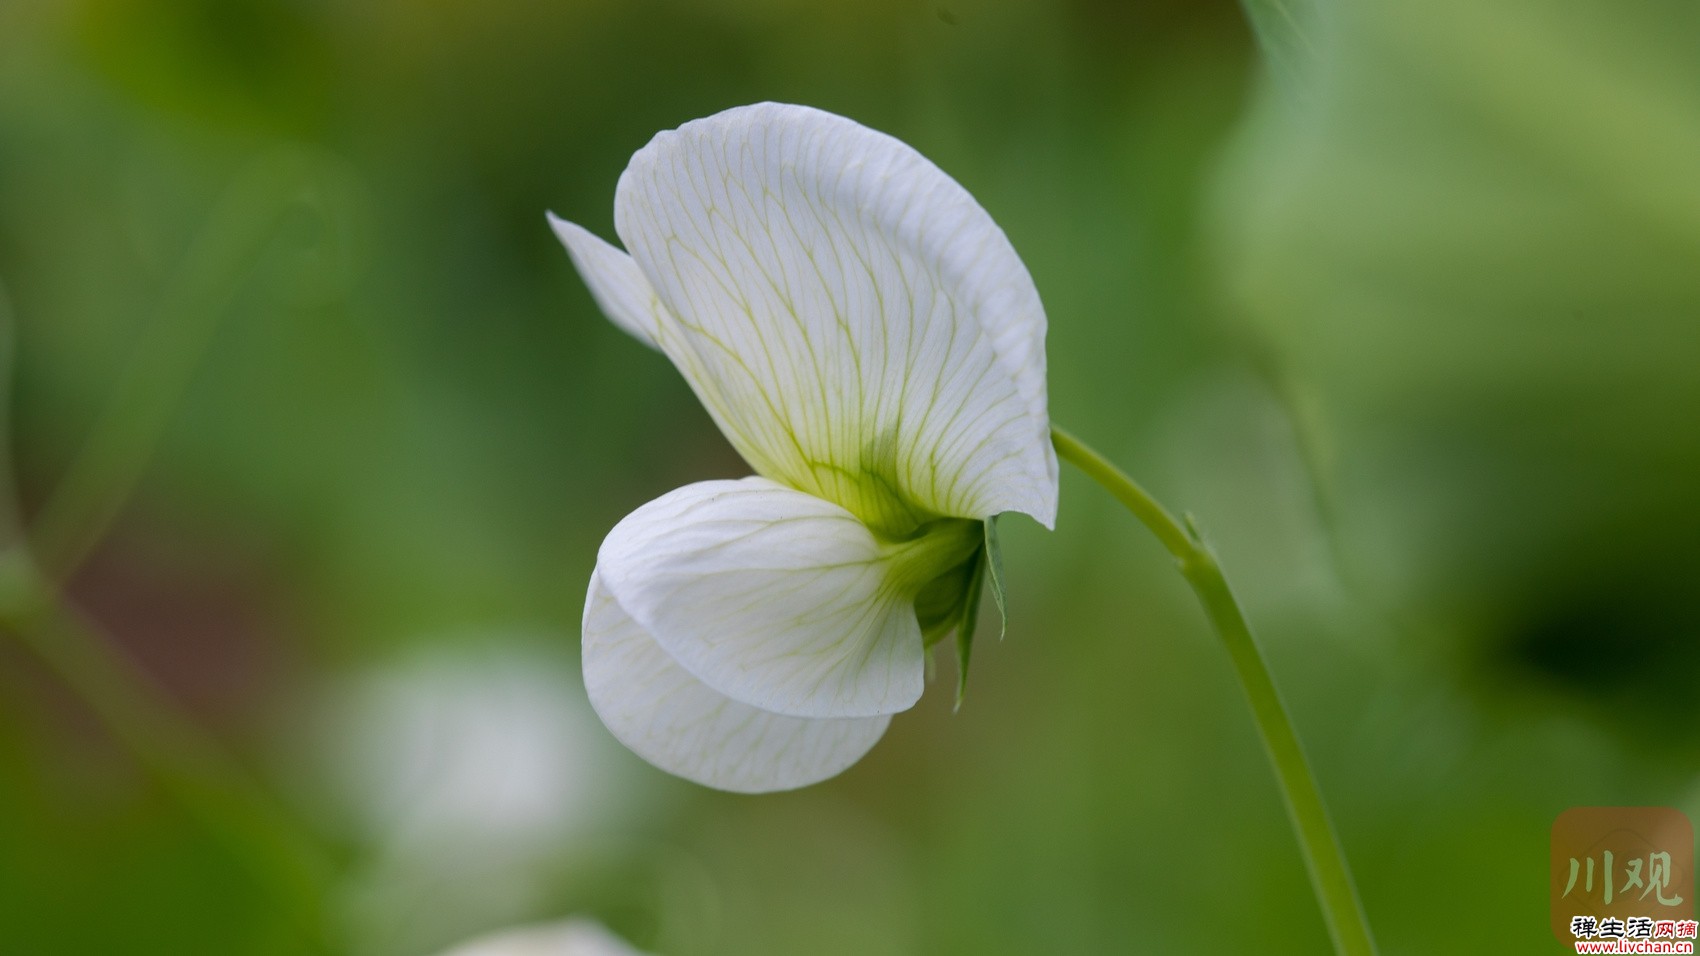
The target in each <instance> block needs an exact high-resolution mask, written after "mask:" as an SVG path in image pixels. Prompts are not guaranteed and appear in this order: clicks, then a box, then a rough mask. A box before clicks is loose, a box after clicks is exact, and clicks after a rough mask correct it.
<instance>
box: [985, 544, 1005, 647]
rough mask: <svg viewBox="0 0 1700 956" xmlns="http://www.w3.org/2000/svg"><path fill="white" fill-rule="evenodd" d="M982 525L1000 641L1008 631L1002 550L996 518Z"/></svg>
mask: <svg viewBox="0 0 1700 956" xmlns="http://www.w3.org/2000/svg"><path fill="white" fill-rule="evenodd" d="M984 523H985V526H986V548H985V552H984V553H985V555H986V569H987V572H988V575H989V576H990V577H991V579H992V600H993V601H995V602H997V605H998V640H1000V641H1001V640H1003V636H1004V632H1005V631H1007V630H1008V629H1009V606H1008V605H1007V604H1006V603H1005V600H1004V592H1003V549H1001V548H1000V547H998V516H997V515H993V516H991V517H990V518H987V519H986V520H985V522H984Z"/></svg>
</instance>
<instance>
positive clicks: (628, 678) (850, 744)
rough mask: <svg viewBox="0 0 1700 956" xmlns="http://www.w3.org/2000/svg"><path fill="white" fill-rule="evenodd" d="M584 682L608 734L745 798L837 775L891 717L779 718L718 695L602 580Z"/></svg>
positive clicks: (593, 602)
mask: <svg viewBox="0 0 1700 956" xmlns="http://www.w3.org/2000/svg"><path fill="white" fill-rule="evenodd" d="M584 684H585V688H586V689H587V690H588V691H589V694H590V703H591V706H593V707H595V708H596V713H597V715H598V716H600V717H601V718H602V722H603V723H604V724H606V725H607V726H608V729H609V731H610V732H612V733H613V734H614V736H615V737H617V738H619V740H620V742H621V743H623V744H625V745H626V746H627V747H630V748H631V749H632V750H633V751H634V752H636V753H637V755H638V756H640V757H642V758H643V759H645V760H647V761H649V762H650V763H652V764H654V765H655V766H657V767H660V768H661V769H662V770H665V771H667V772H668V773H671V774H676V775H678V776H681V777H684V778H686V779H688V780H694V781H696V782H697V783H700V784H703V785H705V786H710V787H716V788H718V789H721V790H736V791H739V792H742V793H765V792H768V791H773V790H791V789H794V788H796V787H803V786H807V785H809V784H811V783H818V782H819V781H822V780H825V779H827V778H828V777H832V776H836V775H837V774H838V773H840V772H842V771H843V770H844V769H845V768H847V767H849V766H850V765H851V764H853V763H855V762H856V761H858V760H860V759H862V755H863V754H865V753H867V752H868V749H869V748H871V747H872V746H873V745H874V744H875V743H876V742H878V740H879V739H880V736H881V735H882V734H884V733H885V728H886V725H887V724H889V723H890V722H891V718H890V717H889V716H882V717H859V718H849V719H830V718H829V719H812V718H806V717H782V716H780V715H778V714H771V713H768V712H767V711H764V710H758V709H757V708H754V707H751V706H749V705H748V704H740V703H738V702H736V701H734V700H732V699H731V698H729V697H726V696H724V695H722V694H718V693H715V692H714V691H712V690H710V689H709V688H708V687H707V685H705V684H703V683H702V682H701V681H699V680H697V679H696V678H694V677H692V676H691V675H690V674H689V673H687V672H686V671H685V669H684V668H682V667H680V666H679V665H678V664H677V663H675V662H674V661H673V659H672V658H671V657H669V656H668V655H667V652H666V651H663V650H662V649H661V645H660V644H657V643H656V642H655V639H654V638H653V637H651V636H650V635H649V634H648V633H647V632H646V631H644V629H643V627H642V626H641V625H639V624H638V623H637V622H636V621H634V620H632V617H631V615H629V614H627V613H626V611H625V609H624V608H622V607H621V606H620V604H619V602H618V601H616V600H614V596H613V594H611V593H610V592H609V591H608V589H607V587H605V586H604V585H603V583H602V578H601V575H600V574H599V573H598V574H593V575H592V576H591V578H590V594H589V596H588V597H586V599H585V605H584Z"/></svg>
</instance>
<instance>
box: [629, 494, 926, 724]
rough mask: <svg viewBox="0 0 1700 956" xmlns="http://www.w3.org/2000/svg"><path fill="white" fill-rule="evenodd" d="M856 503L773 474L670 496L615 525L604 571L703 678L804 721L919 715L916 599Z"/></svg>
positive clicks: (666, 646) (635, 611) (643, 620)
mask: <svg viewBox="0 0 1700 956" xmlns="http://www.w3.org/2000/svg"><path fill="white" fill-rule="evenodd" d="M886 572H887V564H886V555H885V553H884V552H883V551H882V550H881V547H880V544H879V542H878V541H876V540H875V539H874V536H873V534H872V533H871V532H870V531H869V530H868V529H867V527H866V526H864V525H863V524H862V523H861V522H860V521H858V520H857V519H856V517H855V516H854V515H852V514H850V513H849V512H847V511H845V510H844V509H843V508H840V507H838V506H837V505H835V504H832V503H831V502H829V501H824V500H822V499H820V498H816V497H814V496H812V495H806V494H803V493H802V492H799V491H792V490H791V489H789V488H786V487H784V486H782V485H779V484H776V483H774V482H772V481H768V480H767V479H765V478H745V479H743V480H741V481H703V482H698V483H696V484H693V485H686V486H685V487H683V488H680V489H677V490H675V491H672V492H669V493H667V494H665V495H662V496H661V497H660V498H657V499H656V500H654V501H651V502H650V503H648V504H646V505H644V506H643V507H641V508H639V509H637V510H636V511H634V512H632V513H631V514H629V515H627V516H626V518H625V519H624V520H623V521H621V522H620V523H619V524H618V525H616V526H615V527H614V530H613V531H610V532H609V533H608V537H607V539H606V540H604V541H603V542H602V550H601V552H600V553H599V554H598V556H597V573H598V574H599V575H600V576H601V578H602V581H603V583H604V584H605V585H606V586H607V588H608V590H609V592H610V593H612V594H613V596H614V597H615V599H616V600H618V601H619V603H620V606H621V607H623V608H625V609H626V611H627V613H629V614H630V615H631V616H632V618H633V619H634V620H636V621H637V622H638V624H639V625H641V626H642V627H643V629H644V630H645V631H647V632H649V634H650V635H651V636H653V637H654V638H655V640H656V643H658V644H660V645H661V648H662V649H663V650H665V651H666V652H667V653H668V655H669V656H671V657H672V658H673V660H675V661H676V662H678V664H679V665H680V666H681V667H683V668H684V669H685V670H686V671H689V672H690V673H691V674H692V675H693V676H695V677H696V678H697V679H698V680H700V681H702V682H703V683H704V684H707V685H708V686H709V687H710V688H711V689H713V690H715V691H718V692H720V693H722V694H725V695H726V696H728V697H730V698H732V699H733V700H735V701H739V702H742V703H745V704H749V705H751V706H753V707H759V708H761V709H762V710H766V711H770V712H773V713H776V714H788V715H790V716H794V717H872V716H876V715H879V714H892V713H896V712H897V711H900V710H906V709H908V708H909V707H911V706H913V705H914V703H915V701H916V700H918V699H919V698H920V696H921V689H922V684H923V682H924V676H925V671H926V663H925V659H924V658H925V653H926V652H925V650H924V648H923V646H922V639H921V628H920V625H919V624H917V623H916V620H915V609H914V599H915V598H914V595H913V594H909V595H908V596H907V597H905V596H904V595H902V594H901V593H899V592H900V589H899V588H896V587H894V586H893V585H892V583H891V582H890V581H889V580H888V579H887V573H886Z"/></svg>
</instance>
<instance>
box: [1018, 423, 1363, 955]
mask: <svg viewBox="0 0 1700 956" xmlns="http://www.w3.org/2000/svg"><path fill="white" fill-rule="evenodd" d="M1051 440H1052V442H1053V443H1054V444H1055V445H1056V449H1057V454H1058V455H1060V456H1061V457H1062V458H1063V459H1064V460H1065V461H1068V462H1071V463H1072V464H1074V465H1075V466H1076V467H1078V468H1079V469H1080V470H1081V471H1083V472H1085V473H1086V474H1087V476H1088V477H1090V478H1091V479H1092V480H1093V481H1096V482H1097V483H1098V484H1099V485H1101V486H1103V488H1104V489H1105V490H1106V491H1108V492H1109V493H1110V494H1112V495H1114V496H1115V498H1116V500H1117V501H1120V502H1121V503H1122V504H1123V505H1125V506H1126V507H1127V510H1129V511H1131V512H1133V515H1134V517H1136V518H1138V519H1139V521H1140V523H1141V524H1143V525H1145V527H1147V528H1149V529H1150V530H1151V533H1152V534H1154V535H1156V536H1157V539H1158V540H1159V541H1161V542H1162V543H1163V547H1164V548H1167V549H1168V551H1169V553H1170V554H1171V555H1174V558H1175V562H1176V563H1177V564H1178V565H1179V566H1180V571H1181V576H1182V577H1184V578H1186V581H1187V583H1188V584H1189V585H1191V586H1192V590H1193V593H1195V594H1197V595H1198V600H1199V602H1200V603H1202V604H1203V605H1204V612H1205V614H1207V615H1208V616H1209V617H1210V623H1211V624H1212V625H1214V627H1215V628H1216V633H1217V634H1218V635H1220V636H1221V638H1222V643H1223V644H1224V645H1225V646H1226V647H1227V649H1228V657H1229V658H1230V659H1231V660H1232V661H1233V664H1234V673H1235V674H1236V675H1238V677H1239V679H1240V687H1241V688H1242V689H1243V690H1244V691H1245V695H1246V700H1247V701H1249V702H1250V704H1251V711H1252V717H1253V718H1254V719H1255V721H1256V722H1257V729H1258V733H1259V734H1260V735H1261V736H1262V738H1263V746H1264V750H1265V751H1266V752H1267V753H1268V754H1269V762H1270V763H1271V764H1272V765H1273V766H1274V768H1275V777H1276V779H1277V780H1278V781H1279V783H1280V785H1281V793H1282V795H1283V796H1284V797H1285V798H1286V803H1287V816H1288V818H1289V819H1290V820H1291V821H1292V824H1293V830H1294V832H1295V833H1296V834H1297V835H1298V838H1299V847H1300V849H1301V850H1302V851H1303V852H1304V859H1305V868H1306V869H1307V870H1308V871H1309V872H1310V882H1311V887H1312V888H1313V889H1314V890H1315V891H1316V898H1317V902H1318V903H1319V904H1320V905H1321V906H1322V916H1323V919H1324V920H1326V921H1327V923H1328V932H1329V935H1330V936H1332V937H1333V939H1334V950H1335V952H1337V953H1341V954H1350V956H1364V954H1373V953H1374V952H1375V942H1374V940H1373V939H1372V938H1371V937H1370V933H1369V922H1368V921H1367V920H1366V919H1365V918H1364V911H1363V906H1362V904H1361V903H1359V902H1358V892H1357V887H1356V885H1354V884H1353V882H1352V874H1351V870H1350V869H1348V868H1347V866H1346V856H1345V854H1344V853H1343V852H1341V849H1340V841H1339V839H1338V838H1337V837H1336V836H1335V835H1334V827H1333V825H1332V824H1331V823H1330V822H1329V820H1328V810H1327V808H1326V807H1325V806H1324V805H1323V803H1322V793H1321V791H1320V790H1318V789H1317V786H1316V778H1315V777H1314V776H1312V775H1311V772H1310V764H1309V762H1308V761H1306V759H1305V754H1304V748H1303V747H1302V746H1301V745H1300V744H1299V737H1298V734H1297V733H1296V732H1295V731H1294V730H1293V722H1292V720H1291V719H1290V718H1289V717H1288V716H1287V708H1286V706H1285V705H1284V704H1282V703H1281V695H1280V692H1279V691H1277V690H1276V689H1275V681H1274V679H1273V678H1271V677H1270V675H1269V665H1268V664H1267V663H1266V662H1265V661H1264V660H1263V652H1262V651H1260V650H1258V647H1257V641H1256V640H1255V639H1253V638H1252V634H1251V626H1250V625H1249V624H1247V623H1246V619H1245V614H1244V612H1242V611H1241V610H1240V606H1239V603H1238V602H1237V601H1235V600H1234V595H1233V592H1232V591H1231V590H1230V589H1229V588H1228V580H1227V578H1225V577H1223V576H1222V567H1221V565H1220V564H1219V563H1218V562H1217V560H1216V554H1215V552H1213V551H1211V549H1210V546H1209V545H1208V544H1206V543H1204V541H1203V539H1202V538H1201V537H1200V536H1199V534H1198V530H1197V528H1196V527H1194V526H1193V523H1192V521H1191V519H1190V518H1189V519H1188V520H1187V521H1186V522H1185V523H1184V524H1183V523H1182V522H1179V521H1176V520H1175V518H1174V516H1173V515H1171V514H1169V512H1168V511H1167V510H1165V509H1164V508H1163V506H1162V505H1160V504H1158V503H1157V501H1156V499H1154V498H1152V497H1151V496H1150V495H1149V494H1148V493H1146V491H1145V489H1144V488H1141V487H1140V486H1139V484H1138V483H1137V482H1135V481H1134V480H1133V479H1132V478H1129V477H1128V476H1127V475H1126V474H1124V473H1123V472H1122V471H1121V469H1119V468H1117V467H1116V466H1115V465H1112V464H1110V462H1109V461H1108V460H1106V459H1105V458H1104V456H1102V455H1100V454H1098V453H1097V452H1096V451H1093V450H1092V449H1091V448H1089V447H1087V446H1086V445H1085V444H1083V443H1082V442H1081V441H1080V440H1079V439H1078V438H1075V437H1074V436H1073V435H1070V434H1069V433H1068V432H1066V431H1063V430H1062V429H1060V428H1052V429H1051Z"/></svg>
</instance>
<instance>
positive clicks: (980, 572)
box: [952, 548, 987, 710]
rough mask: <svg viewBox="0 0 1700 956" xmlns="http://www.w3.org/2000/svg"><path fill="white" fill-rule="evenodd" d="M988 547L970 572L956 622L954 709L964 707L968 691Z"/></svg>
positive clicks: (977, 556) (976, 559)
mask: <svg viewBox="0 0 1700 956" xmlns="http://www.w3.org/2000/svg"><path fill="white" fill-rule="evenodd" d="M986 564H987V561H986V549H985V548H981V549H980V553H979V554H978V555H976V556H975V558H974V564H973V570H972V571H970V572H969V578H968V590H967V592H966V593H965V594H964V595H963V596H962V616H961V618H959V619H958V620H957V622H956V703H955V705H954V706H953V708H952V709H954V710H961V709H962V698H963V696H964V695H966V694H967V693H968V658H969V656H970V655H971V654H972V653H973V652H974V628H975V627H976V626H978V625H979V623H980V593H981V591H983V590H984V589H985V583H986Z"/></svg>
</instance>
